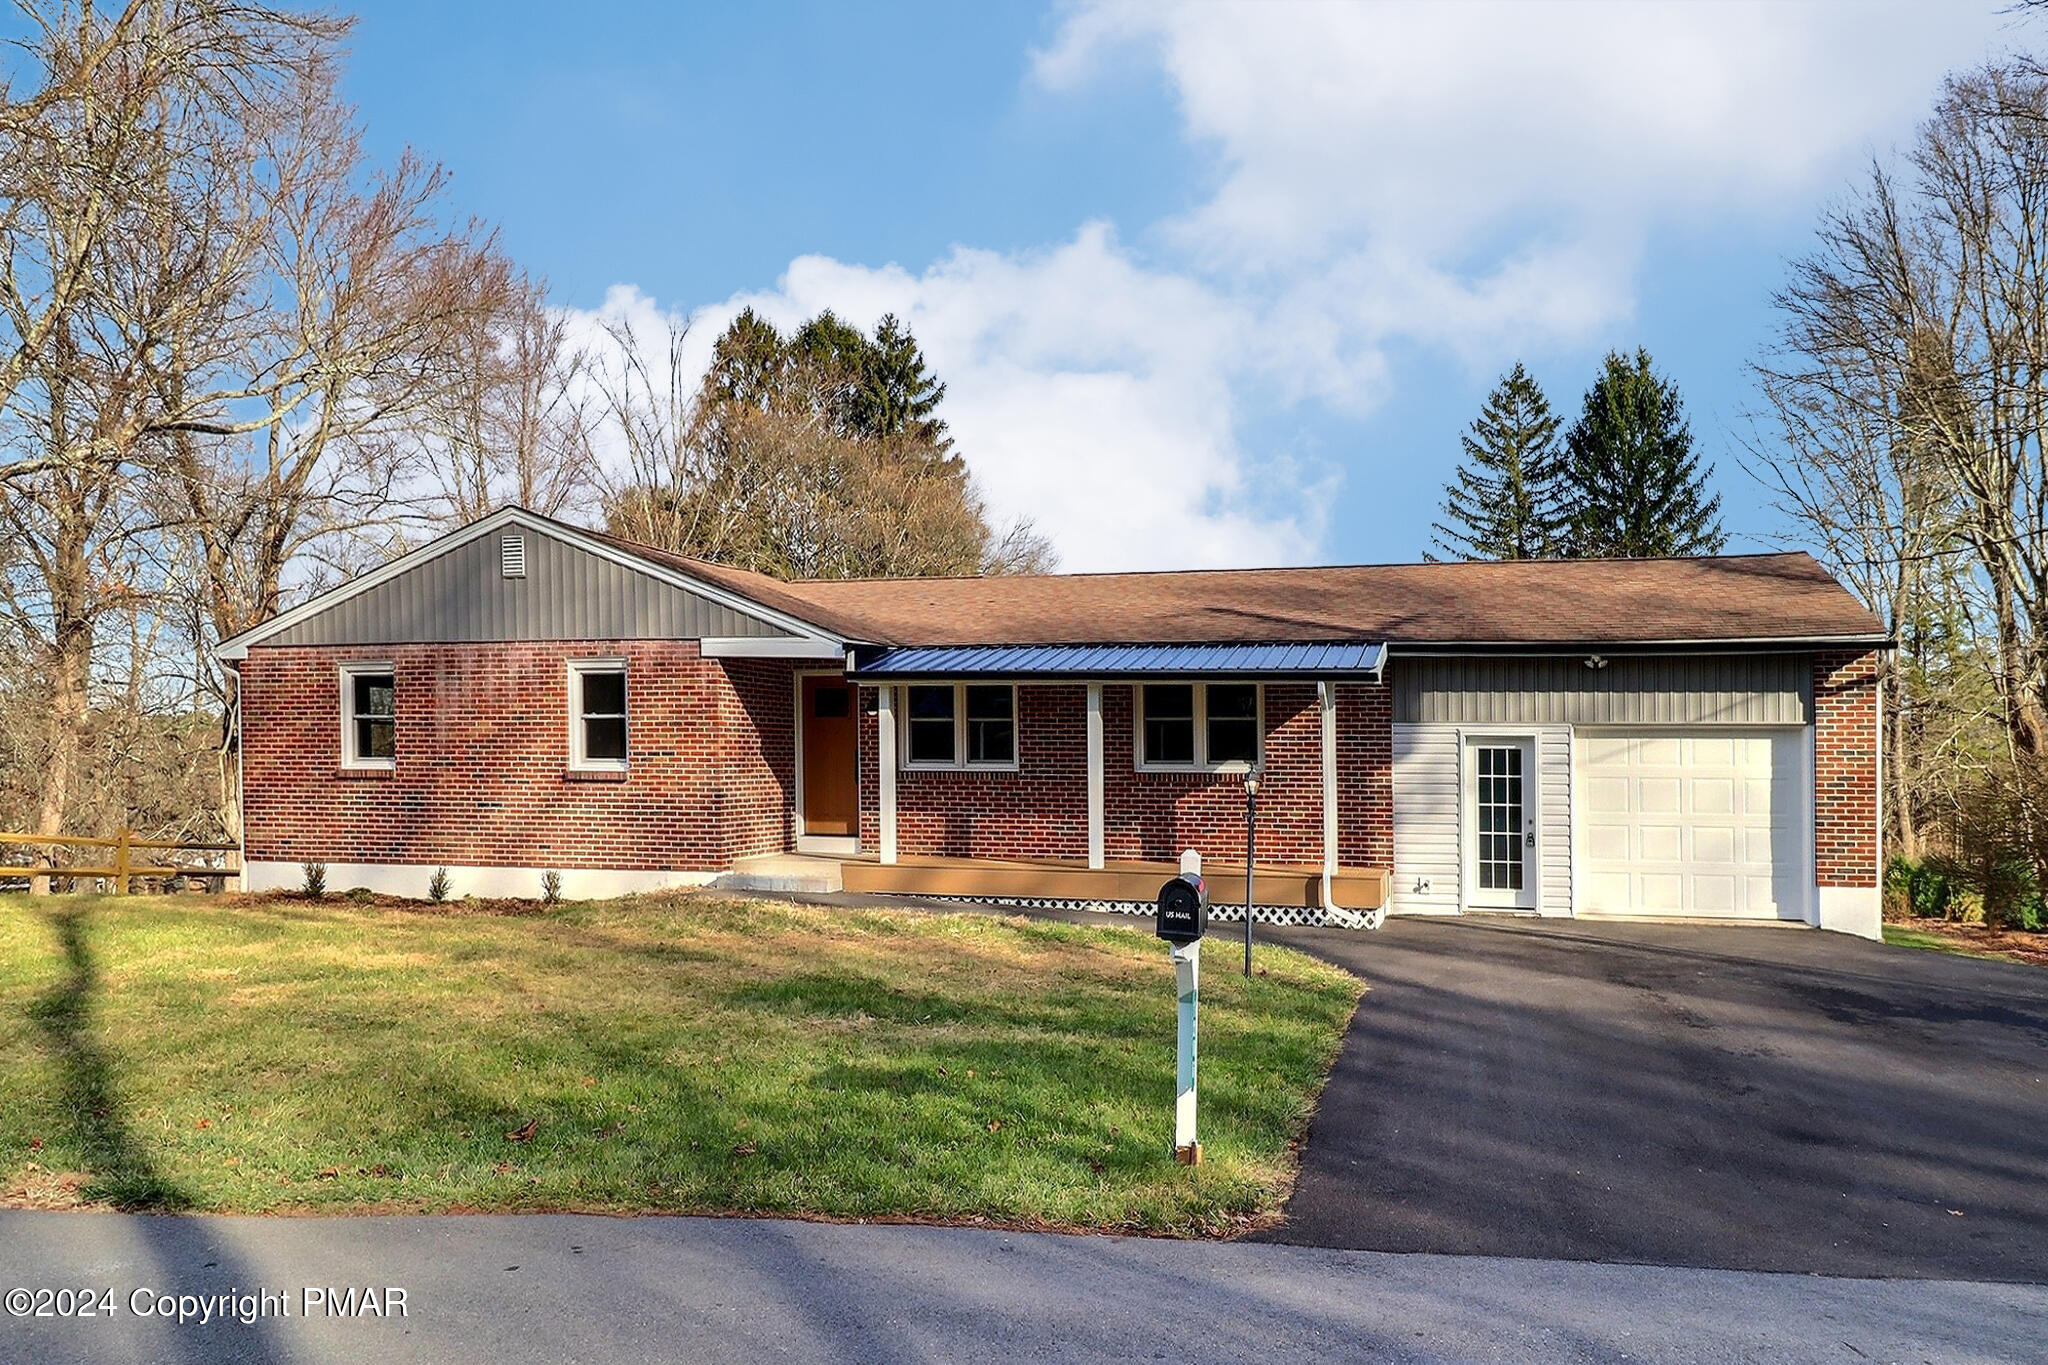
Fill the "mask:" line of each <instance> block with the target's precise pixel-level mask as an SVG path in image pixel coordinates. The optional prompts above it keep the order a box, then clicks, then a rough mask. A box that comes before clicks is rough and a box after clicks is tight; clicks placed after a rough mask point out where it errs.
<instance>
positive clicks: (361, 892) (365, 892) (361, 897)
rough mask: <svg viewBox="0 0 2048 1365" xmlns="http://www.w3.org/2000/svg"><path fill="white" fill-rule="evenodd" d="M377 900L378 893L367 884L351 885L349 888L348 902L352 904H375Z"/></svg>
mask: <svg viewBox="0 0 2048 1365" xmlns="http://www.w3.org/2000/svg"><path fill="white" fill-rule="evenodd" d="M376 900H377V893H376V892H374V891H372V890H371V889H370V888H369V887H367V886H351V887H350V888H349V889H348V903H349V904H350V905H373V904H375V903H376Z"/></svg>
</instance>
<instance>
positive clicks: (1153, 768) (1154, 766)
mask: <svg viewBox="0 0 2048 1365" xmlns="http://www.w3.org/2000/svg"><path fill="white" fill-rule="evenodd" d="M1133 771H1134V772H1136V773H1137V774H1138V775H1139V776H1140V777H1256V776H1258V775H1259V769H1258V768H1257V767H1256V766H1254V765H1252V764H1250V763H1140V764H1139V765H1138V766H1137V767H1136V768H1135V769H1133Z"/></svg>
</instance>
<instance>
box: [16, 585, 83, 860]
mask: <svg viewBox="0 0 2048 1365" xmlns="http://www.w3.org/2000/svg"><path fill="white" fill-rule="evenodd" d="M91 662H92V629H91V627H90V626H89V625H87V624H86V623H85V622H83V621H77V620H73V621H70V622H66V623H65V624H64V625H63V626H62V627H60V629H59V631H58V633H57V648H56V650H55V651H54V653H53V654H52V655H51V657H50V710H49V718H48V720H47V722H46V724H45V726H44V755H45V758H44V762H45V767H44V771H43V795H42V799H41V800H40V801H39V802H38V803H37V805H36V827H35V833H37V834H43V835H51V836H55V835H60V834H63V833H64V832H65V830H64V819H65V816H66V814H67V813H68V811H69V810H70V801H71V786H72V782H73V780H74V779H75V778H76V776H77V773H78V760H79V756H80V753H81V751H82V750H83V749H84V746H85V726H86V721H87V719H88V718H89V715H90V707H91V699H90V696H89V694H88V686H89V683H90V676H89V675H90V669H91ZM46 865H47V864H46ZM29 890H30V891H31V892H32V893H34V894H36V895H48V894H49V891H50V878H49V877H48V876H47V875H43V876H37V877H32V878H31V879H30V880H29Z"/></svg>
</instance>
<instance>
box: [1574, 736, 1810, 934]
mask: <svg viewBox="0 0 2048 1365" xmlns="http://www.w3.org/2000/svg"><path fill="white" fill-rule="evenodd" d="M1575 747H1576V750H1577V757H1576V764H1577V770H1578V799H1577V801H1576V802H1574V810H1575V814H1576V822H1577V824H1578V848H1579V856H1580V858H1581V859H1582V862H1581V865H1580V873H1579V908H1580V909H1581V910H1583V911H1586V912H1589V913H1593V914H1601V913H1606V914H1631V915H1702V916H1728V917H1731V918H1748V919H1799V918H1802V917H1803V914H1804V906H1805V902H1806V885H1807V883H1808V882H1809V881H1810V880H1811V879H1810V878H1809V876H1808V875H1807V865H1808V861H1809V859H1808V853H1807V847H1806V846H1807V843H1808V839H1807V833H1806V815H1805V809H1806V806H1805V801H1804V799H1803V798H1804V794H1805V792H1806V791H1807V790H1808V789H1809V784H1808V783H1807V780H1806V762H1807V759H1806V734H1805V732H1804V731H1802V730H1767V731H1733V732H1731V731H1727V730H1716V731H1668V730H1666V731H1644V732H1638V733H1633V734H1622V733H1616V732H1613V731H1607V732H1582V733H1581V734H1580V735H1579V736H1578V737H1577V739H1576V742H1575Z"/></svg>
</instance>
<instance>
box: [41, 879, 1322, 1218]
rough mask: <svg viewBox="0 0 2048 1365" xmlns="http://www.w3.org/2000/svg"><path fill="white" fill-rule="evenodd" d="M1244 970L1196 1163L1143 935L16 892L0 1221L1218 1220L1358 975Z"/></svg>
mask: <svg viewBox="0 0 2048 1365" xmlns="http://www.w3.org/2000/svg"><path fill="white" fill-rule="evenodd" d="M1218 965H1219V966H1220V965H1221V964H1220V963H1219V964H1218ZM1260 965H1261V966H1262V967H1263V968H1265V969H1266V970H1265V974H1263V975H1260V976H1259V977H1257V978H1256V979H1254V980H1253V981H1251V982H1249V983H1247V982H1246V981H1245V980H1244V979H1243V978H1242V977H1241V976H1237V975H1233V974H1232V973H1230V972H1227V971H1222V970H1212V971H1211V972H1210V973H1208V974H1206V979H1205V981H1204V987H1205V989H1204V992H1203V1011H1202V1024H1203V1031H1202V1082H1203V1085H1202V1121H1203V1128H1202V1140H1203V1146H1204V1151H1205V1156H1206V1158H1207V1160H1206V1161H1205V1163H1204V1164H1203V1165H1202V1166H1200V1167H1199V1168H1196V1169H1193V1170H1189V1169H1186V1168H1183V1167H1180V1166H1178V1165H1176V1164H1175V1163H1174V1161H1173V1159H1172V1155H1171V1152H1170V1150H1169V1149H1170V1146H1171V1121H1172V1120H1171V1106H1172V1089H1173V1035H1174V1026H1173V1008H1174V1006H1173V988H1172V981H1173V977H1172V970H1171V967H1170V966H1169V964H1168V961H1167V956H1166V949H1165V946H1164V945H1163V944H1160V943H1158V942H1157V941H1156V940H1153V939H1151V938H1149V937H1145V936H1141V935H1139V934H1136V933H1133V932H1130V931H1128V930H1119V929H1092V928H1076V927H1073V926H1068V925H1060V924H1050V923H1043V922H1037V921H1027V920H1022V919H996V918H993V917H989V916H982V915H948V916H929V915H919V914H912V913H905V912H893V911H892V912H883V911H870V912H854V911H844V910H826V909H811V908H805V907H799V906H793V905H783V904H775V903H769V902H759V901H733V900H725V899H716V898H711V897H708V896H692V895H678V896H668V897H652V898H643V899H639V900H632V901H621V902H610V903H599V904H590V905H567V906H562V907H559V908H557V909H553V910H548V911H545V912H540V911H538V910H536V912H535V913H531V914H520V915H496V914H459V913H427V912H425V911H423V910H411V909H404V910H400V909H381V908H374V907H358V906H352V905H349V904H348V903H347V902H345V901H341V900H337V899H332V898H330V899H329V900H327V901H324V902H319V903H306V902H295V901H270V902H260V901H253V900H243V901H236V900H233V899H230V900H228V901H225V902H222V901H217V900H206V899H202V898H196V897H177V898H170V897H156V898H147V899H144V898H134V899H126V900H120V899H109V898H90V897H59V898H53V899H50V900H47V901H41V902H38V901H33V900H30V899H28V898H26V897H4V898H0V1203H7V1204H17V1205H19V1204H33V1205H50V1206H67V1205H82V1204H100V1205H113V1206H119V1207H127V1208H154V1209H207V1210H234V1211H252V1212H258V1211H270V1210H322V1211H335V1210H346V1209H365V1210H367V1209H377V1210H392V1211H403V1210H420V1211H428V1210H451V1209H472V1210H480V1209H518V1210H538V1209H586V1210H661V1211H675V1212H680V1211H704V1212H709V1211H743V1212H761V1213H791V1214H815V1215H822V1216H829V1217H846V1218H852V1217H895V1216H901V1217H910V1218H930V1219H944V1220H963V1219H976V1218H986V1219H988V1220H990V1221H992V1222H1002V1223H1013V1224H1025V1225H1036V1224H1047V1225H1058V1226H1079V1227H1096V1228H1124V1229H1132V1230H1143V1231H1148V1232H1174V1233H1202V1234H1213V1233H1219V1232H1228V1231H1232V1230H1235V1229H1239V1228H1242V1227H1243V1226H1245V1225H1246V1224H1247V1223H1248V1222H1250V1221H1254V1220H1257V1219H1259V1218H1261V1217H1263V1216H1266V1215H1269V1214H1271V1213H1272V1212H1274V1211H1275V1210H1276V1209H1277V1208H1278V1206H1279V1202H1280V1201H1281V1200H1282V1199H1283V1198H1284V1196H1285V1193H1286V1191H1287V1189H1288V1187H1289V1184H1290V1182H1291V1180H1292V1177H1293V1159H1292V1155H1291V1148H1290V1143H1291V1142H1292V1141H1293V1140H1294V1139H1295V1138H1297V1137H1298V1136H1299V1135H1300V1134H1301V1132H1302V1130H1303V1127H1304V1125H1305V1123H1306V1121H1307V1118H1308V1115H1309V1112H1310V1109H1311V1107H1312V1105H1313V1103H1314V1098H1315V1096H1316V1094H1317V1092H1318V1091H1319V1089H1320V1088H1321V1085H1322V1083H1323V1079H1324V1076H1325V1075H1326V1073H1327V1071H1328V1068H1329V1066H1330V1063H1331V1061H1332V1060H1333V1059H1334V1057H1335V1054H1336V1048H1337V1043H1338V1039H1339V1037H1340V1035H1341V1033H1342V1030H1343V1028H1344V1025H1345V1022H1346V1021H1347V1019H1348V1018H1349V1017H1350V1014H1351V1012H1352V1009H1353V1008H1354V1006H1355V1005H1356V1003H1357V1000H1358V996H1359V992H1360V989H1361V987H1360V985H1359V983H1358V982H1357V981H1356V980H1355V979H1353V978H1352V977H1350V976H1349V975H1347V974H1345V973H1343V972H1341V971H1338V970H1337V969H1335V968H1332V967H1328V966H1325V965H1322V964H1319V963H1316V962H1313V961H1311V960H1310V959H1308V958H1306V957H1303V956H1301V955H1298V954H1295V953H1291V952H1288V951H1285V950H1282V949H1278V948H1266V949H1263V950H1262V951H1261V956H1260ZM530 1124H531V1125H534V1127H533V1128H532V1135H531V1137H530V1138H528V1139H526V1140H524V1141H515V1140H512V1139H511V1138H510V1137H508V1134H514V1133H518V1132H520V1131H521V1130H523V1129H525V1128H526V1127H527V1126H528V1125H530Z"/></svg>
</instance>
